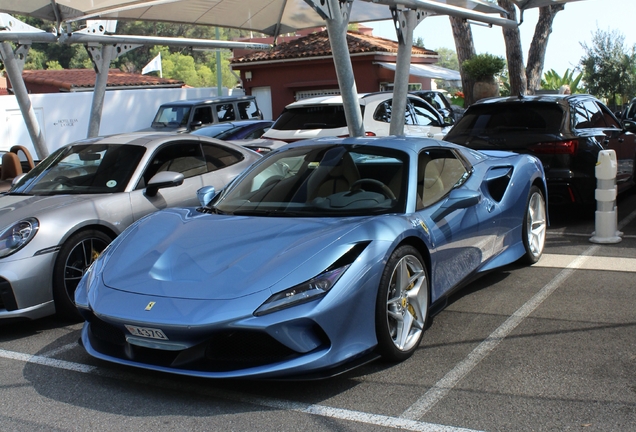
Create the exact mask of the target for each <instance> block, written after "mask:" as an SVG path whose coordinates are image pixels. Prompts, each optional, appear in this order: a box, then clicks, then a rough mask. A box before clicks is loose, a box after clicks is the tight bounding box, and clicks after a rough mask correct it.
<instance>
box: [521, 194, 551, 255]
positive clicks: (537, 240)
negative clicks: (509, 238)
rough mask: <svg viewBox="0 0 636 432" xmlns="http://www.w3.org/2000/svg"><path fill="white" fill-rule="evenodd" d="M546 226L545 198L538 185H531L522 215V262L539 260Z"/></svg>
mask: <svg viewBox="0 0 636 432" xmlns="http://www.w3.org/2000/svg"><path fill="white" fill-rule="evenodd" d="M547 228H548V223H547V215H546V207H545V198H544V197H543V194H542V193H541V190H540V189H539V188H538V187H536V186H532V187H531V188H530V193H529V194H528V201H527V202H526V211H525V215H524V216H523V233H522V236H523V246H524V248H525V250H526V253H525V255H524V256H523V257H522V258H521V260H522V262H524V263H526V264H530V265H531V264H534V263H536V262H537V261H539V259H540V258H541V255H543V248H544V247H545V235H546V231H547Z"/></svg>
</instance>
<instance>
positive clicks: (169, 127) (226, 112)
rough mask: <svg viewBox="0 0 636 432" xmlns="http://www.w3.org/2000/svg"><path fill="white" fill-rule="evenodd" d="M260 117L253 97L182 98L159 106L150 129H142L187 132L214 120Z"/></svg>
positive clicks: (220, 121)
mask: <svg viewBox="0 0 636 432" xmlns="http://www.w3.org/2000/svg"><path fill="white" fill-rule="evenodd" d="M262 118H263V114H262V113H261V111H260V110H259V109H258V105H257V104H256V98H255V97H254V96H219V97H217V96H213V97H210V98H205V99H184V100H179V101H174V102H169V103H165V104H163V105H161V106H160V107H159V110H157V114H155V118H154V120H153V121H152V124H151V125H150V128H148V129H144V130H143V131H155V132H190V131H192V130H194V129H198V128H200V127H202V126H207V125H211V124H216V123H224V122H231V121H236V120H251V119H259V120H260V119H262Z"/></svg>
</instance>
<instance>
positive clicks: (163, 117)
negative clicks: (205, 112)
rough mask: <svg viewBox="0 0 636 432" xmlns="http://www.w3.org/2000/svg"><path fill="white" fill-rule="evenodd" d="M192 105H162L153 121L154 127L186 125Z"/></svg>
mask: <svg viewBox="0 0 636 432" xmlns="http://www.w3.org/2000/svg"><path fill="white" fill-rule="evenodd" d="M191 109H192V107H190V106H183V105H176V106H161V107H159V111H157V115H156V116H155V119H154V120H153V121H152V126H153V127H178V126H186V125H187V124H188V118H190V110H191Z"/></svg>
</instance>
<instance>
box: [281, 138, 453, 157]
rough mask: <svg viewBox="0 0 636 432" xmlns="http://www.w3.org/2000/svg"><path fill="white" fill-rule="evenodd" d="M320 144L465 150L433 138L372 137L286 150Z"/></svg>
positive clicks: (321, 141)
mask: <svg viewBox="0 0 636 432" xmlns="http://www.w3.org/2000/svg"><path fill="white" fill-rule="evenodd" d="M317 144H318V145H320V144H323V145H324V144H333V145H367V146H372V147H381V148H390V149H395V150H403V151H407V152H413V153H418V152H419V150H420V149H422V148H425V147H444V148H453V149H465V147H463V146H460V145H458V144H454V143H450V142H446V141H439V140H436V139H432V138H423V137H415V136H383V137H380V136H375V137H374V136H371V137H366V136H365V137H347V138H336V137H324V138H312V139H307V140H300V141H295V142H293V143H290V144H287V145H286V146H285V148H298V147H305V146H312V145H317Z"/></svg>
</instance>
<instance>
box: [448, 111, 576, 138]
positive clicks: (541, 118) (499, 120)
mask: <svg viewBox="0 0 636 432" xmlns="http://www.w3.org/2000/svg"><path fill="white" fill-rule="evenodd" d="M563 114H564V113H563V110H562V109H561V108H560V107H559V106H558V105H556V104H554V103H506V104H503V103H501V104H498V103H491V104H488V103H486V104H482V105H473V106H471V107H470V108H469V109H468V110H467V111H466V113H465V114H464V116H463V117H462V118H461V120H459V122H457V124H456V125H455V126H454V127H453V129H452V130H451V131H450V132H449V134H448V139H451V137H454V136H459V135H469V136H482V135H488V136H492V135H497V134H506V133H507V132H508V131H529V132H539V133H559V130H560V128H561V124H562V121H563Z"/></svg>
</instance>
